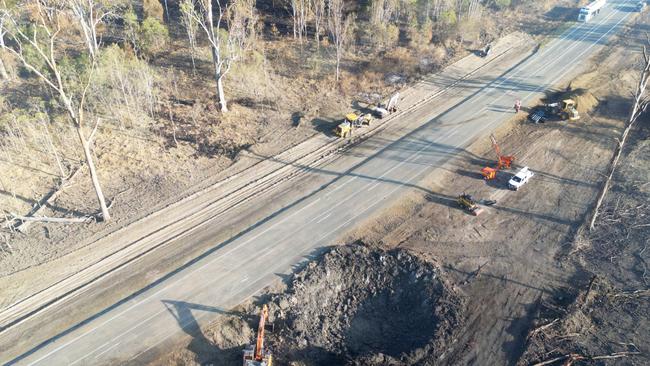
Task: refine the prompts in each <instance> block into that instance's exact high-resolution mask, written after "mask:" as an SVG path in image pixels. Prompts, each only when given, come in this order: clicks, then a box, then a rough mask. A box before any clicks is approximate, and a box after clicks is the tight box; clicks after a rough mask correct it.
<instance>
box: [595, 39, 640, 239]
mask: <svg viewBox="0 0 650 366" xmlns="http://www.w3.org/2000/svg"><path fill="white" fill-rule="evenodd" d="M643 59H644V61H645V66H644V67H643V71H642V72H641V78H640V79H639V84H638V85H637V88H636V93H635V94H634V105H633V106H632V111H631V112H630V117H629V119H628V122H627V127H625V130H624V131H623V135H622V136H621V139H620V140H619V141H618V144H617V146H616V151H615V152H614V156H613V157H612V161H611V163H610V164H609V174H607V179H606V180H605V184H604V185H603V188H602V189H601V191H600V193H599V194H598V199H597V200H596V206H595V207H594V210H593V215H592V216H591V222H590V223H589V230H593V229H594V226H595V225H596V219H597V218H598V211H599V210H600V206H601V205H602V204H603V200H604V199H605V196H606V195H607V190H609V186H610V184H611V181H612V177H613V176H614V172H615V171H616V166H617V165H618V161H619V159H620V158H621V154H622V153H623V147H624V146H625V142H626V141H627V137H628V135H629V133H630V130H632V127H633V126H634V124H635V122H636V121H637V119H638V117H639V115H640V114H641V113H642V112H643V111H645V109H646V107H647V101H646V100H645V91H646V86H647V85H648V76H649V73H650V58H649V57H648V54H647V52H646V48H645V46H644V47H643Z"/></svg>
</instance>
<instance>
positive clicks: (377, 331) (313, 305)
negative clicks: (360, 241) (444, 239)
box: [269, 244, 463, 365]
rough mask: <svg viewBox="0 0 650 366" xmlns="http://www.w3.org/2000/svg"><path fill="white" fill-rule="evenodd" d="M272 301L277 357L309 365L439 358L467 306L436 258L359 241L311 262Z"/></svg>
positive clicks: (272, 340)
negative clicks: (438, 265)
mask: <svg viewBox="0 0 650 366" xmlns="http://www.w3.org/2000/svg"><path fill="white" fill-rule="evenodd" d="M272 303H273V306H272V307H271V311H272V313H273V314H274V315H275V322H276V326H277V327H278V328H276V333H275V334H273V335H271V336H270V338H269V339H270V342H269V346H270V347H271V348H272V349H273V350H274V352H275V353H276V355H277V356H276V357H277V360H278V361H279V363H280V364H288V363H289V361H296V362H300V363H303V364H309V365H332V364H364V365H385V364H403V365H414V364H423V363H431V362H434V361H435V360H436V359H437V358H438V357H439V356H441V355H443V354H444V353H445V352H447V350H448V349H449V347H450V343H452V342H453V341H452V339H451V338H450V335H451V334H452V332H453V330H454V329H455V328H457V327H458V326H459V324H460V322H461V318H462V316H461V314H462V308H463V302H462V300H461V298H460V297H459V296H458V295H457V294H456V292H455V291H454V290H453V289H452V288H451V287H450V286H449V285H448V284H447V283H446V281H445V280H444V278H443V277H442V274H441V272H440V270H439V269H438V268H436V266H435V265H433V264H431V263H429V262H426V261H423V260H421V259H419V258H417V257H416V256H414V255H412V254H410V253H409V252H408V251H405V250H399V249H398V250H393V251H383V250H380V249H370V248H367V247H365V246H361V245H356V244H355V245H352V246H344V247H338V248H335V249H333V250H332V251H330V252H329V253H327V254H325V255H324V257H323V258H322V259H321V260H320V261H319V262H318V263H315V262H312V263H311V264H310V265H309V266H308V267H307V268H306V269H305V270H303V271H301V272H299V273H297V274H296V275H295V276H294V278H293V280H292V283H291V285H290V287H289V290H288V291H287V292H286V293H284V294H281V295H279V296H274V297H273V300H272Z"/></svg>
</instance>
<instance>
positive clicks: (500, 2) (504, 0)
mask: <svg viewBox="0 0 650 366" xmlns="http://www.w3.org/2000/svg"><path fill="white" fill-rule="evenodd" d="M493 1H494V6H495V7H496V8H497V9H499V10H502V9H505V8H507V7H509V6H510V5H511V4H512V1H511V0H493Z"/></svg>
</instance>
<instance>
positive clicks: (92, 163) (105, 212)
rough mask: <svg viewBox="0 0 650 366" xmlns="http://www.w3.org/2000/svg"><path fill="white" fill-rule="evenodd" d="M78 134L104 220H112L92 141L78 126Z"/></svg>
mask: <svg viewBox="0 0 650 366" xmlns="http://www.w3.org/2000/svg"><path fill="white" fill-rule="evenodd" d="M77 136H78V137H79V142H80V143H81V146H82V147H83V150H84V157H85V158H86V164H88V172H89V173H90V179H91V180H92V182H93V188H94V189H95V194H96V195H97V201H99V207H100V209H101V210H102V220H104V221H108V220H110V218H111V215H110V213H109V212H108V206H106V200H105V199H104V193H103V192H102V186H101V184H99V177H98V176H97V169H95V160H94V159H93V154H92V151H90V145H91V143H92V141H90V140H88V139H86V137H85V136H84V134H83V131H82V130H81V128H80V127H77ZM91 138H92V136H91Z"/></svg>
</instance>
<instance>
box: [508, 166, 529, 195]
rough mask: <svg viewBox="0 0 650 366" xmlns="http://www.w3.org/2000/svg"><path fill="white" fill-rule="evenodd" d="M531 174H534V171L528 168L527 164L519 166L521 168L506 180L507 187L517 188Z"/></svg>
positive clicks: (524, 182) (526, 180)
mask: <svg viewBox="0 0 650 366" xmlns="http://www.w3.org/2000/svg"><path fill="white" fill-rule="evenodd" d="M533 175H535V173H533V172H531V171H530V170H528V167H527V166H525V167H523V168H521V170H520V171H519V172H517V174H515V175H514V176H513V177H512V178H510V180H509V181H508V188H510V189H512V190H514V191H516V190H518V189H519V187H521V186H523V185H524V184H526V182H528V180H529V179H530V178H531V177H532V176H533Z"/></svg>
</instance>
